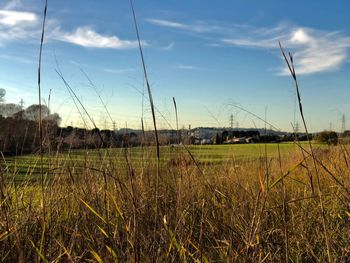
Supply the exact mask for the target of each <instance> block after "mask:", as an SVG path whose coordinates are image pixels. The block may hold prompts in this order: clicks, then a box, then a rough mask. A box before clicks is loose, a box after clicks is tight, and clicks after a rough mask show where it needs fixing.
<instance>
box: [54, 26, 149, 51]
mask: <svg viewBox="0 0 350 263" xmlns="http://www.w3.org/2000/svg"><path fill="white" fill-rule="evenodd" d="M52 37H53V38H54V39H56V40H60V41H63V42H68V43H71V44H75V45H78V46H82V47H86V48H112V49H130V48H136V47H137V46H138V43H137V41H131V40H122V39H120V38H118V37H117V36H108V35H102V34H100V33H97V32H96V31H94V30H93V29H92V28H90V27H78V28H77V29H76V30H75V31H73V32H71V33H69V32H63V31H61V30H60V29H56V30H55V31H54V33H53V36H52ZM142 44H143V45H144V46H147V43H146V42H143V43H142Z"/></svg>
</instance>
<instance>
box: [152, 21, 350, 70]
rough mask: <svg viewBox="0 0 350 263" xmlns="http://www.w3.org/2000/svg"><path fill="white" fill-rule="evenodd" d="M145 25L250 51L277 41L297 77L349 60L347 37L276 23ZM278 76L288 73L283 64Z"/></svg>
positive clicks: (349, 39) (274, 45) (275, 47)
mask: <svg viewBox="0 0 350 263" xmlns="http://www.w3.org/2000/svg"><path fill="white" fill-rule="evenodd" d="M147 22H149V23H151V24H154V25H157V26H162V27H168V28H175V29H178V30H183V31H188V32H193V33H196V34H198V36H200V37H203V38H204V39H206V40H208V39H209V40H210V41H211V43H209V44H207V46H211V47H225V46H226V47H227V46H235V47H241V48H252V49H271V50H276V51H277V50H278V49H279V46H278V42H279V41H280V42H281V43H282V45H283V46H284V47H285V48H286V49H290V50H291V51H292V52H293V55H294V58H295V59H294V63H295V68H296V72H297V74H312V73H318V72H325V71H333V70H337V69H339V68H340V67H341V66H342V65H343V64H344V63H346V62H347V61H348V59H349V54H348V53H349V49H350V36H347V35H344V34H342V33H340V32H337V31H322V30H317V29H313V28H306V27H297V26H293V25H290V24H279V25H278V26H276V27H271V28H265V27H260V28H259V27H254V26H250V25H244V24H242V25H239V24H230V25H222V24H221V25H220V24H218V23H216V22H215V23H213V22H205V21H200V22H198V21H197V22H194V23H179V22H175V21H170V20H163V19H153V18H152V19H151V18H150V19H147ZM281 61H282V63H283V66H282V68H281V69H280V70H279V72H278V74H282V75H285V74H287V73H288V70H287V68H286V66H285V64H284V60H281Z"/></svg>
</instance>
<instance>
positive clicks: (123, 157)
mask: <svg viewBox="0 0 350 263" xmlns="http://www.w3.org/2000/svg"><path fill="white" fill-rule="evenodd" d="M313 151H314V158H315V160H316V169H315V167H314V165H313V158H312V157H311V152H310V148H309V146H308V144H305V143H303V144H299V145H298V144H296V143H286V144H283V143H282V144H279V145H278V144H266V145H264V144H249V145H248V144H247V145H218V146H216V145H209V146H187V148H185V147H183V146H172V147H170V146H162V147H161V152H160V156H161V162H160V165H159V167H158V166H157V160H156V150H155V148H153V147H140V148H126V149H108V150H106V149H100V150H78V151H70V152H66V153H54V152H52V153H50V154H45V155H44V157H43V164H44V165H43V171H44V173H43V177H41V175H40V157H39V156H22V157H16V158H4V159H3V160H2V163H1V171H2V172H1V179H2V180H1V195H2V203H1V208H2V209H1V222H0V240H1V243H0V251H1V256H2V261H10V262H13V261H21V262H24V261H26V262H28V261H44V262H46V261H54V262H62V261H73V262H80V261H99V262H113V261H114V262H117V261H118V262H125V261H136V262H137V261H142V262H150V261H158V262H179V261H180V262H232V261H236V262H237V261H238V262H247V261H248V262H264V261H270V262H275V261H287V260H289V261H292V262H305V261H308V262H318V261H326V260H328V258H331V259H332V260H334V261H337V262H345V261H348V260H349V253H350V226H349V221H350V212H349V211H350V209H349V202H348V200H349V198H350V194H349V190H348V189H349V183H350V180H349V178H350V173H349V168H348V163H349V161H350V158H349V155H348V148H347V145H338V146H326V145H319V144H313ZM41 179H43V180H41ZM318 179H320V180H319V181H318ZM320 201H321V202H322V207H321V205H320V204H321V203H320ZM323 219H324V220H323ZM327 246H328V248H327Z"/></svg>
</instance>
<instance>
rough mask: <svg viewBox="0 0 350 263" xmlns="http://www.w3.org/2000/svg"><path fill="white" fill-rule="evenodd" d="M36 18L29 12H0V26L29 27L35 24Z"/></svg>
mask: <svg viewBox="0 0 350 263" xmlns="http://www.w3.org/2000/svg"><path fill="white" fill-rule="evenodd" d="M37 20H38V17H37V16H36V14H34V13H31V12H21V11H13V10H0V25H4V26H17V25H21V26H30V25H32V24H33V23H36V22H37Z"/></svg>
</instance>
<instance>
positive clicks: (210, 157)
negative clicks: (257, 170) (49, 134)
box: [1, 143, 326, 181]
mask: <svg viewBox="0 0 350 263" xmlns="http://www.w3.org/2000/svg"><path fill="white" fill-rule="evenodd" d="M302 145H303V144H302ZM314 145H315V147H316V148H320V147H323V148H324V147H326V146H324V145H321V144H314ZM186 147H187V150H188V151H189V152H190V153H191V154H192V155H193V157H194V159H195V161H196V162H197V164H199V165H202V166H205V165H221V164H225V163H227V164H231V163H234V164H236V165H239V163H241V162H242V161H244V162H246V161H255V160H257V159H262V158H265V157H266V156H267V157H268V158H277V157H278V154H279V153H278V148H279V151H280V155H281V158H282V159H283V158H285V157H287V156H288V155H290V154H294V153H295V152H296V151H300V150H299V147H298V146H297V145H296V144H295V143H280V144H277V143H270V144H227V145H191V146H186ZM187 150H186V148H185V147H184V146H181V145H179V146H162V147H161V151H160V154H161V162H162V164H167V163H169V162H171V161H173V162H174V161H175V160H176V158H177V157H178V156H182V157H183V156H187V157H186V158H185V160H187V162H188V163H191V157H190V155H189V153H188V151H187ZM126 156H127V158H128V161H129V162H130V163H131V164H132V165H133V167H135V168H136V169H137V168H139V167H140V166H142V165H143V162H142V160H145V159H147V162H149V161H150V160H153V161H155V160H156V149H155V147H134V148H126V149H125V148H113V149H100V150H92V149H87V150H71V151H67V152H60V153H55V152H52V153H50V154H46V155H45V156H44V158H43V168H44V171H45V173H48V172H50V171H54V170H59V169H61V168H64V167H69V166H71V167H75V168H76V169H77V168H79V167H80V168H85V167H90V168H93V169H99V168H101V167H103V166H105V165H108V164H109V163H110V162H111V160H112V162H113V164H116V165H118V166H119V167H120V168H121V169H124V168H125V166H126V165H127V159H126ZM192 164H193V165H194V162H193V163H192ZM1 165H3V166H4V167H5V170H6V171H7V173H8V174H10V175H14V174H15V175H16V180H19V181H21V180H23V179H24V177H27V178H26V179H28V175H30V178H31V179H32V180H36V179H35V178H36V177H38V175H39V174H40V169H41V165H40V156H39V155H24V156H18V157H10V158H5V159H2V160H1Z"/></svg>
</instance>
